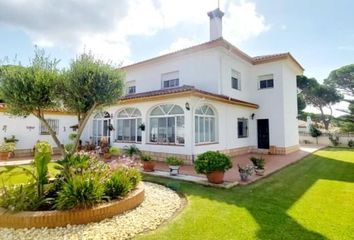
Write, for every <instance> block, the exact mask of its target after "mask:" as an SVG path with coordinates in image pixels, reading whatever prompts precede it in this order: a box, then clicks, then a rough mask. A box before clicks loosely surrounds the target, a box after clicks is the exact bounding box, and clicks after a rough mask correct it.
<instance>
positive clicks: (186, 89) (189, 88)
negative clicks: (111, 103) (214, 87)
mask: <svg viewBox="0 0 354 240" xmlns="http://www.w3.org/2000/svg"><path fill="white" fill-rule="evenodd" d="M183 92H185V93H188V92H190V93H197V94H201V95H204V96H206V97H208V96H209V97H213V98H215V99H216V100H223V101H226V102H230V103H234V104H239V105H244V106H249V107H252V108H258V105H257V104H254V103H251V102H246V101H242V100H239V99H235V98H231V97H228V96H226V95H222V94H216V93H211V92H207V91H203V90H200V89H196V88H195V87H194V86H189V85H183V86H180V87H175V88H168V89H160V90H155V91H149V92H142V93H135V94H129V95H126V96H124V97H122V98H120V101H128V100H132V99H140V98H148V97H157V96H164V95H170V94H176V93H183Z"/></svg>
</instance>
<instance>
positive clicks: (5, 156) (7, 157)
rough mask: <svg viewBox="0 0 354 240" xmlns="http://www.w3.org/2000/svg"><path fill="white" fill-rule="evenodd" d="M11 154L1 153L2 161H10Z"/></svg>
mask: <svg viewBox="0 0 354 240" xmlns="http://www.w3.org/2000/svg"><path fill="white" fill-rule="evenodd" d="M8 159H9V152H0V160H8Z"/></svg>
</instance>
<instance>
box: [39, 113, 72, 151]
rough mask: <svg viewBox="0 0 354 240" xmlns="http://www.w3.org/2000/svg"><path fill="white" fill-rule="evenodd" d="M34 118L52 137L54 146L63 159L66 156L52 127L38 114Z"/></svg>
mask: <svg viewBox="0 0 354 240" xmlns="http://www.w3.org/2000/svg"><path fill="white" fill-rule="evenodd" d="M35 116H36V117H37V118H38V119H39V120H40V121H41V122H42V123H43V124H44V125H45V126H46V127H47V129H48V131H49V134H50V136H52V138H53V140H54V142H55V144H56V145H57V147H58V148H59V150H60V153H61V154H62V155H63V156H64V157H65V156H66V152H65V149H64V147H63V145H62V144H61V142H60V140H59V139H58V137H57V135H56V134H55V132H54V131H53V129H52V127H51V126H50V125H49V124H48V122H47V120H45V118H44V117H43V116H41V115H40V114H38V115H37V114H36V115H35Z"/></svg>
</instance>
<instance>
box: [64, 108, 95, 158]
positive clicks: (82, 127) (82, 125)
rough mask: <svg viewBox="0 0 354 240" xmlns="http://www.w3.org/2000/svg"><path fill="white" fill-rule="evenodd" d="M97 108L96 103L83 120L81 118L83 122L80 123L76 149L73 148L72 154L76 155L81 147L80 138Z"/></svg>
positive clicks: (75, 144)
mask: <svg viewBox="0 0 354 240" xmlns="http://www.w3.org/2000/svg"><path fill="white" fill-rule="evenodd" d="M96 108H97V103H95V104H94V105H93V106H92V108H91V109H90V110H89V111H88V112H87V114H86V115H85V116H84V117H83V118H82V116H81V120H80V122H79V123H78V125H79V128H78V129H77V136H76V139H75V141H74V147H73V148H72V150H71V151H70V154H73V153H75V151H76V149H77V148H78V146H79V142H80V137H81V135H82V133H83V131H84V129H85V126H86V124H87V122H88V120H89V119H90V117H91V115H92V113H93V112H94V111H95V110H96Z"/></svg>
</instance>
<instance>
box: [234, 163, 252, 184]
mask: <svg viewBox="0 0 354 240" xmlns="http://www.w3.org/2000/svg"><path fill="white" fill-rule="evenodd" d="M237 166H238V172H239V173H240V177H241V181H243V182H246V181H248V177H249V176H251V175H252V173H253V168H254V167H253V166H251V165H246V166H244V167H242V166H240V165H239V164H238V165H237Z"/></svg>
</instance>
